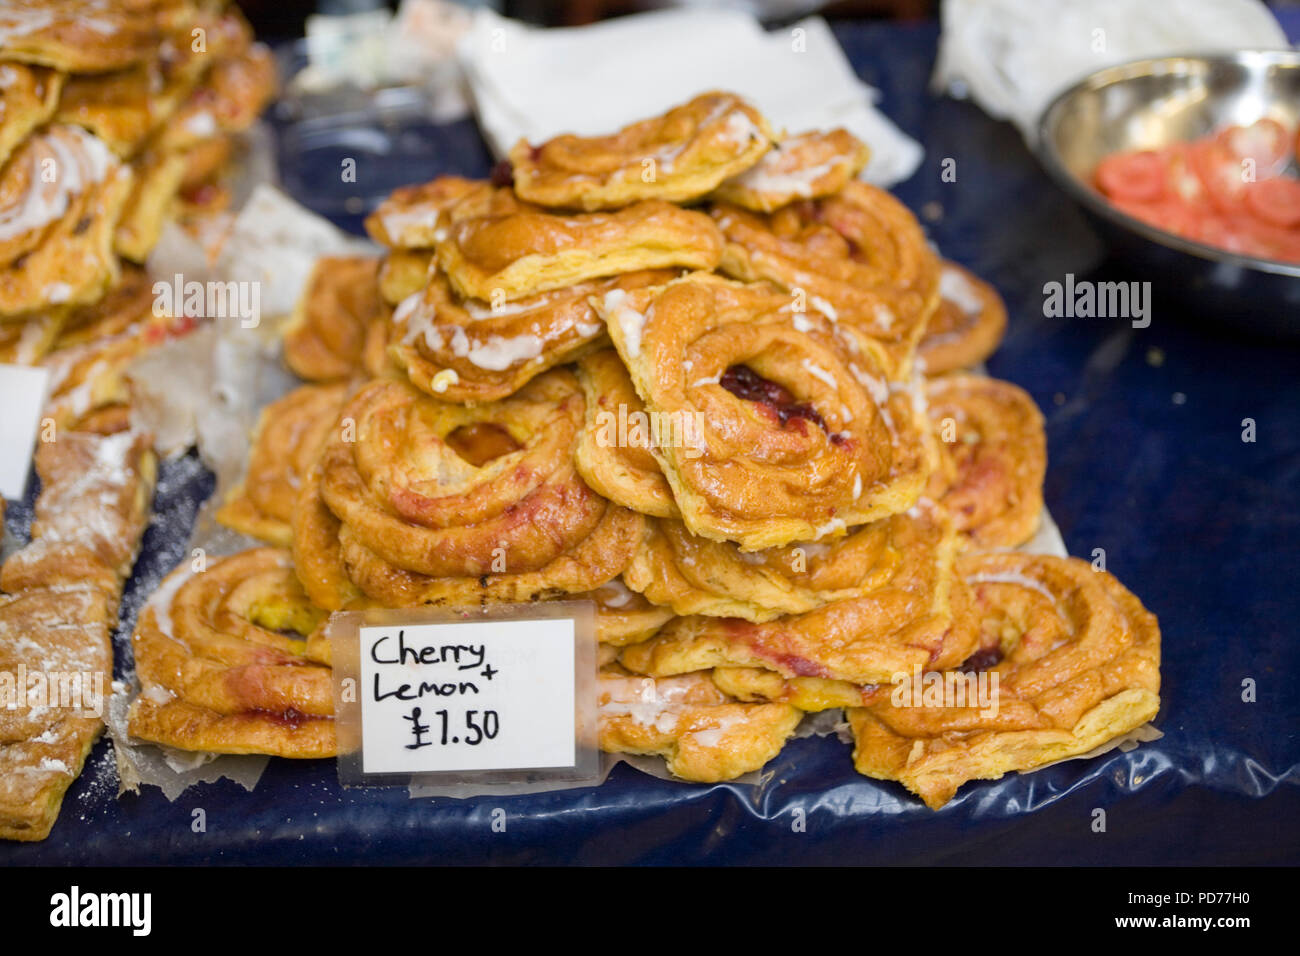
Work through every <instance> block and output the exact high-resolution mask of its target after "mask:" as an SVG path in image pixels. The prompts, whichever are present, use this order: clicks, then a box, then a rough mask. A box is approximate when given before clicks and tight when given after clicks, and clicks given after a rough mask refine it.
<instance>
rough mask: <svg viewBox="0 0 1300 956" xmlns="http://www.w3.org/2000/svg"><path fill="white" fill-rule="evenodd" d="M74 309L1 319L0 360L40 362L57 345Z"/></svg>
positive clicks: (12, 362)
mask: <svg viewBox="0 0 1300 956" xmlns="http://www.w3.org/2000/svg"><path fill="white" fill-rule="evenodd" d="M71 311H72V310H71V309H68V308H65V307H62V306H60V307H56V308H52V309H49V310H47V311H45V312H36V313H34V314H32V315H29V316H26V317H25V318H22V319H19V320H17V321H10V322H0V362H3V363H5V364H6V365H37V364H39V363H40V362H41V360H42V359H44V358H45V356H46V355H48V354H49V352H50V350H51V349H53V348H54V347H55V344H56V343H57V342H58V340H59V335H60V333H62V331H63V326H64V324H65V323H66V322H67V321H68V315H69V313H70V312H71Z"/></svg>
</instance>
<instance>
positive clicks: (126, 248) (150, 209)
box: [113, 153, 185, 263]
mask: <svg viewBox="0 0 1300 956" xmlns="http://www.w3.org/2000/svg"><path fill="white" fill-rule="evenodd" d="M132 167H133V169H134V171H135V176H134V178H133V181H132V184H131V191H130V192H129V193H128V194H127V198H126V203H125V205H123V207H122V214H121V217H120V218H119V220H118V223H117V228H116V229H115V230H114V232H113V249H114V251H115V252H116V253H117V254H118V255H120V256H121V257H122V258H123V259H127V260H130V261H131V262H141V263H142V262H144V261H145V259H147V258H149V253H150V252H152V251H153V248H154V246H156V245H157V244H158V239H159V237H160V236H161V235H162V231H163V227H164V226H165V225H166V224H167V221H168V220H169V219H170V218H172V216H173V214H174V212H175V210H176V197H177V195H178V194H179V193H180V189H181V180H182V179H183V178H184V176H185V157H184V156H183V155H182V154H180V153H149V154H147V155H145V156H142V157H140V159H139V160H138V161H136V162H135V163H133V164H132Z"/></svg>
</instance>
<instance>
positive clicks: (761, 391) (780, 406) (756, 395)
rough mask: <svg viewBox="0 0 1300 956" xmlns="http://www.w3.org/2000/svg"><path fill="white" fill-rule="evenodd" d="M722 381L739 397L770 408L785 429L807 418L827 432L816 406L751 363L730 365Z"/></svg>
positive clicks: (722, 383) (728, 389)
mask: <svg viewBox="0 0 1300 956" xmlns="http://www.w3.org/2000/svg"><path fill="white" fill-rule="evenodd" d="M719 384H721V385H722V387H723V388H725V389H726V390H727V391H729V392H730V393H731V394H732V395H735V396H736V397H737V398H740V399H743V400H745V401H747V402H754V403H755V404H758V405H762V406H763V407H764V408H766V409H768V411H770V412H771V414H772V415H773V416H774V417H775V418H776V420H777V421H778V422H779V423H780V425H781V427H782V428H784V427H785V424H786V422H789V421H792V420H805V421H810V422H812V423H813V424H814V425H816V426H817V427H818V428H820V429H821V430H822V431H826V422H825V420H823V418H822V417H821V415H820V414H818V413H817V410H816V409H815V408H813V407H812V406H811V405H809V404H808V403H807V402H797V401H795V397H794V395H793V394H792V393H791V392H790V390H789V389H788V388H786V387H785V386H784V385H778V384H777V383H776V382H773V381H771V380H770V379H766V378H763V376H761V375H759V374H758V373H757V372H755V371H754V370H753V369H752V368H750V367H749V366H748V365H733V366H731V367H730V368H729V369H727V370H726V371H725V372H723V373H722V378H721V379H719Z"/></svg>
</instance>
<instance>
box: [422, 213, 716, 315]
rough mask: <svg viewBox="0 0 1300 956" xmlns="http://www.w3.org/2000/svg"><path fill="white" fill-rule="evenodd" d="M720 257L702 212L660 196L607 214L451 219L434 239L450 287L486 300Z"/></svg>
mask: <svg viewBox="0 0 1300 956" xmlns="http://www.w3.org/2000/svg"><path fill="white" fill-rule="evenodd" d="M721 256H722V237H721V235H720V234H719V232H718V230H717V227H716V226H714V225H713V223H712V222H711V221H710V220H709V217H708V216H706V215H704V214H703V213H699V212H694V211H692V210H689V209H681V208H679V207H677V206H674V205H672V204H670V203H666V202H661V201H659V200H646V201H644V202H639V203H637V204H636V205H634V206H628V207H627V208H626V209H620V210H619V211H617V212H610V213H599V212H597V213H582V214H576V215H571V216H561V215H555V214H552V213H546V212H535V211H532V210H530V209H523V210H521V211H518V212H514V213H510V214H507V215H503V216H482V217H478V218H472V219H467V220H465V221H463V222H459V223H456V224H454V225H453V226H451V227H450V229H449V230H448V232H447V238H446V239H445V240H443V241H442V242H440V243H439V244H438V265H439V266H440V267H441V268H442V271H443V272H445V273H446V274H447V278H448V279H449V280H450V281H451V285H452V287H453V288H455V290H456V291H457V292H458V293H459V294H460V295H461V296H463V297H464V298H467V299H482V300H484V301H487V302H497V301H502V300H504V301H507V302H508V301H512V300H514V299H522V298H524V297H526V296H530V295H535V294H537V293H539V292H546V291H549V290H551V289H563V288H565V287H567V286H571V285H577V284H578V283H580V282H585V281H587V280H588V279H597V278H600V277H602V276H612V275H619V274H621V273H624V272H637V271H640V270H643V269H667V268H671V267H673V266H680V267H683V268H687V269H712V268H713V267H714V266H716V265H717V264H718V261H719V259H720V258H721Z"/></svg>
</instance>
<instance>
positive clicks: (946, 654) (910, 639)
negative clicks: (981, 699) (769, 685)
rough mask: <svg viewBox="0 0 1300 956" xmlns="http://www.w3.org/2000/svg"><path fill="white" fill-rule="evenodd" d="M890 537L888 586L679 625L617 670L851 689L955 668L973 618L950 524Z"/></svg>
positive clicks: (971, 644) (630, 652) (931, 515)
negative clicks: (724, 670) (804, 680)
mask: <svg viewBox="0 0 1300 956" xmlns="http://www.w3.org/2000/svg"><path fill="white" fill-rule="evenodd" d="M891 534H892V536H893V538H894V547H895V548H896V549H897V551H898V563H897V565H896V566H895V567H893V568H887V570H888V571H889V574H888V577H887V580H884V581H881V582H880V583H879V584H878V585H877V586H875V587H873V588H864V589H863V590H862V591H861V592H860V593H859V594H858V595H856V596H854V597H850V598H846V599H844V600H840V601H835V602H833V603H831V604H827V605H824V606H823V607H819V608H817V609H816V610H812V611H807V612H805V613H803V614H794V615H787V616H784V617H780V618H776V619H775V620H770V621H767V622H766V623H761V624H755V623H751V622H749V621H745V620H743V619H740V618H724V617H704V616H692V617H681V618H677V619H676V620H674V621H672V622H670V623H669V624H667V625H666V626H665V627H664V628H663V629H662V630H660V631H659V633H658V634H656V635H655V636H654V637H652V638H651V639H650V640H648V641H644V642H642V643H640V644H632V645H630V646H628V647H625V648H624V649H623V652H622V654H621V655H620V657H619V660H620V662H621V663H622V664H623V666H624V667H626V668H627V669H628V670H630V671H634V672H635V673H638V674H646V675H649V676H652V677H667V676H672V675H675V674H684V673H689V672H690V671H696V670H705V669H708V668H714V667H757V668H764V669H767V670H771V671H775V672H776V673H778V674H780V675H782V676H783V677H787V678H792V677H820V678H826V679H828V680H836V681H847V682H849V683H852V684H876V683H885V682H888V681H889V680H890V679H891V677H892V675H893V674H895V673H897V672H900V671H905V672H910V671H911V670H912V668H913V667H925V668H943V667H955V666H956V665H958V664H960V663H961V662H962V661H964V660H965V659H966V658H967V657H968V656H969V655H970V653H971V652H972V651H973V650H974V648H975V638H976V634H975V628H974V625H973V622H972V621H971V620H970V619H969V615H963V614H962V613H961V611H962V609H963V608H964V607H965V606H966V597H967V595H965V594H963V593H962V591H963V588H962V585H961V584H960V582H959V581H958V579H957V576H956V574H955V573H954V570H953V561H954V555H955V551H956V541H955V535H954V533H953V530H952V526H951V522H950V521H949V520H948V519H947V518H946V517H945V516H944V515H943V514H942V513H941V512H939V511H931V510H924V509H922V510H918V513H917V516H916V517H915V518H909V519H906V520H903V521H900V522H899V523H898V525H897V527H896V528H894V529H892V530H891ZM892 557H893V556H888V557H887V558H886V559H885V560H884V561H882V564H885V565H886V566H887V565H888V563H889V561H890V560H892ZM881 576H882V577H885V575H884V574H882V575H881Z"/></svg>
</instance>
